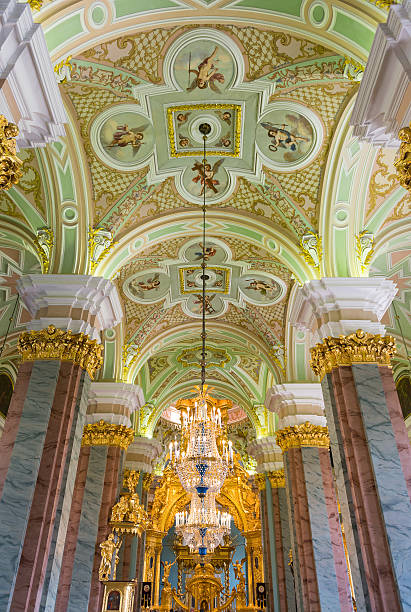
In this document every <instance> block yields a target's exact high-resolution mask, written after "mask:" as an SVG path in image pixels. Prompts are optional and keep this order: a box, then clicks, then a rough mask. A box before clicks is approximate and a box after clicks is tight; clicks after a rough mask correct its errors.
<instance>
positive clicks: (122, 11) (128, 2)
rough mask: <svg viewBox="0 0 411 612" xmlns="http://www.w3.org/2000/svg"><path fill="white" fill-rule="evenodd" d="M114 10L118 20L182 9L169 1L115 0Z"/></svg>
mask: <svg viewBox="0 0 411 612" xmlns="http://www.w3.org/2000/svg"><path fill="white" fill-rule="evenodd" d="M114 8H115V11H116V19H121V18H122V17H129V16H131V15H138V14H139V13H144V12H147V11H148V10H149V11H158V10H160V9H169V8H181V7H180V6H179V5H178V4H176V3H175V2H171V1H169V0H150V2H149V3H147V2H142V1H141V0H137V2H136V0H115V1H114Z"/></svg>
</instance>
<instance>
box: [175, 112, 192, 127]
mask: <svg viewBox="0 0 411 612" xmlns="http://www.w3.org/2000/svg"><path fill="white" fill-rule="evenodd" d="M190 115H191V113H178V115H177V117H176V119H177V121H178V123H179V125H183V123H185V122H186V121H187V119H188V117H189V116H190Z"/></svg>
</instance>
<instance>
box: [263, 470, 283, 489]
mask: <svg viewBox="0 0 411 612" xmlns="http://www.w3.org/2000/svg"><path fill="white" fill-rule="evenodd" d="M267 476H268V480H269V481H270V484H271V488H272V489H281V488H284V487H285V476H284V468H281V470H274V471H273V472H268V474H267Z"/></svg>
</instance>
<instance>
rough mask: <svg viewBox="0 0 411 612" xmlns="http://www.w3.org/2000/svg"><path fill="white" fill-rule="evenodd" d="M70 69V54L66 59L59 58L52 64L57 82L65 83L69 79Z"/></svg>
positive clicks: (71, 67) (71, 66)
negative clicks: (59, 59) (56, 62)
mask: <svg viewBox="0 0 411 612" xmlns="http://www.w3.org/2000/svg"><path fill="white" fill-rule="evenodd" d="M72 71H73V65H72V63H71V55H69V56H68V57H66V59H63V60H61V62H59V63H58V64H56V65H55V66H54V73H55V75H56V81H57V83H67V81H71V73H72Z"/></svg>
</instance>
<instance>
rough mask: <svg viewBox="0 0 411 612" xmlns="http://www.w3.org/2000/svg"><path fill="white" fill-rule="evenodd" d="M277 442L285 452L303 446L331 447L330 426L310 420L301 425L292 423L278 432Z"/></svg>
mask: <svg viewBox="0 0 411 612" xmlns="http://www.w3.org/2000/svg"><path fill="white" fill-rule="evenodd" d="M276 438H277V444H278V446H279V447H280V448H281V450H282V451H283V453H284V452H286V451H288V450H289V449H290V448H301V447H302V446H316V447H317V446H319V447H324V448H329V447H330V438H329V436H328V427H321V425H313V424H312V423H310V422H309V421H306V422H305V423H302V424H301V425H291V426H290V427H285V428H284V429H280V430H279V431H277V432H276Z"/></svg>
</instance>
